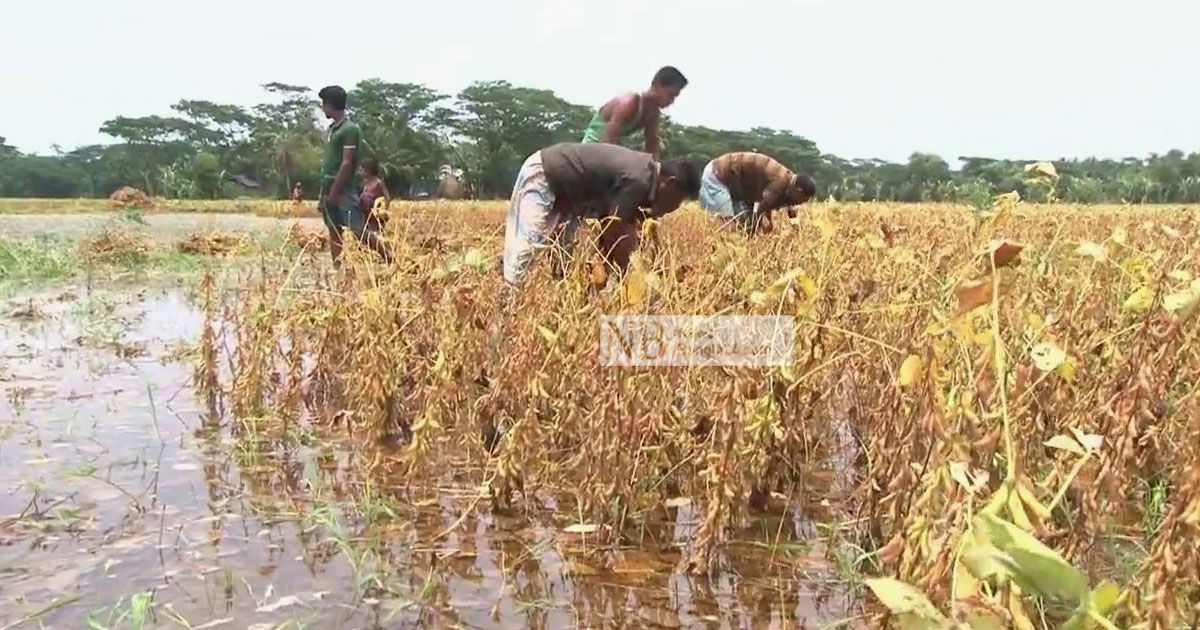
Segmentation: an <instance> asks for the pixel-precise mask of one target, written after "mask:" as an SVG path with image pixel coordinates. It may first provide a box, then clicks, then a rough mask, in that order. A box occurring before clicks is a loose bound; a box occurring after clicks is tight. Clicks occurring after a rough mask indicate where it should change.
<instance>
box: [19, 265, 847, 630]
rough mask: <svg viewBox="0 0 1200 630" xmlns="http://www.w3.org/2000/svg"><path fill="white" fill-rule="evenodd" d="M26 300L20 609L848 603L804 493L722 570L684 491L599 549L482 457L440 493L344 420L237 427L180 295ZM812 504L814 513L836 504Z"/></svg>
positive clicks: (782, 606)
mask: <svg viewBox="0 0 1200 630" xmlns="http://www.w3.org/2000/svg"><path fill="white" fill-rule="evenodd" d="M30 305H32V306H30ZM22 306H24V307H25V308H24V310H19V312H18V315H19V316H14V315H12V314H11V313H12V312H17V311H18V307H22ZM9 309H10V313H9V314H8V316H7V317H5V318H3V320H2V321H0V356H3V357H4V369H3V370H2V373H0V378H3V379H4V381H5V382H4V384H5V388H6V392H8V393H9V395H8V396H6V397H5V400H4V401H3V403H2V404H3V407H0V411H2V415H0V490H2V492H0V542H2V545H0V592H2V593H3V597H4V598H5V600H6V602H7V603H8V604H9V605H7V606H5V607H4V609H3V610H0V623H2V624H8V623H12V622H15V621H19V620H20V619H22V618H24V617H26V616H29V615H34V614H35V613H39V612H40V613H41V614H39V615H37V617H36V618H37V621H40V622H41V623H42V624H44V625H45V626H46V627H64V628H77V627H86V626H87V624H88V620H89V618H90V619H92V620H93V621H94V622H96V623H98V624H99V625H101V626H121V625H123V624H124V623H126V622H128V620H129V619H131V615H135V614H137V611H136V608H137V606H135V605H134V603H133V601H132V599H131V598H133V597H134V596H136V595H138V594H140V593H149V594H151V596H152V597H151V602H152V603H151V604H150V606H149V607H148V608H147V610H148V614H149V615H150V618H149V619H148V625H150V626H154V625H162V626H171V625H174V624H175V622H172V621H171V618H173V617H178V618H179V619H183V620H186V621H187V622H188V623H190V624H191V625H193V626H202V625H203V624H205V623H212V624H214V625H212V626H210V627H222V626H227V627H239V628H241V627H263V628H267V627H277V626H278V625H279V624H283V623H285V622H288V621H293V622H295V623H296V624H300V625H301V627H305V625H306V626H307V627H338V626H345V627H359V628H363V627H370V628H376V627H378V628H391V627H408V626H411V625H432V626H435V627H506V628H507V627H531V628H561V627H605V628H607V627H663V628H674V627H714V628H765V627H770V628H784V627H799V626H803V625H806V624H807V625H821V623H822V622H823V621H832V620H837V619H842V618H844V617H846V616H847V612H846V611H847V609H848V607H849V606H850V604H849V602H848V599H847V596H846V594H845V591H844V589H842V588H841V587H840V585H839V583H838V580H837V575H836V572H835V571H834V570H833V569H831V568H830V566H829V563H828V560H827V559H826V555H827V553H826V550H824V549H823V548H822V547H820V546H819V544H817V543H816V541H817V540H818V538H817V537H816V536H815V534H816V532H815V531H814V529H813V528H812V522H811V521H810V520H806V519H804V518H801V516H802V515H801V513H800V512H801V511H802V510H797V509H795V508H793V509H791V510H789V511H788V512H786V513H784V514H783V515H776V516H774V517H765V518H761V519H759V520H756V521H754V522H753V523H752V525H751V526H750V527H749V528H748V529H746V530H745V531H742V532H740V533H739V534H738V536H737V537H736V538H737V539H738V541H739V543H738V544H734V545H731V546H730V548H729V549H728V550H727V552H726V553H725V554H724V555H722V556H721V558H719V561H718V563H717V564H716V565H715V566H716V567H717V568H716V570H715V571H714V573H713V575H712V576H710V577H702V578H697V577H693V576H689V575H687V574H685V573H682V572H681V571H680V570H679V566H680V564H681V561H682V560H683V558H684V557H685V556H686V552H687V550H686V548H684V545H683V543H682V541H685V540H687V539H688V538H689V536H688V532H689V531H691V530H693V529H694V527H695V524H694V522H693V521H694V520H695V519H694V517H693V516H692V515H691V514H690V512H689V510H688V509H686V508H682V509H679V510H678V511H677V513H676V514H675V515H674V520H673V521H664V522H659V523H656V524H651V525H650V526H648V527H647V528H646V530H645V532H644V536H643V538H642V539H641V540H640V541H639V544H638V546H637V547H636V548H632V547H631V548H623V549H619V550H615V551H614V550H597V549H595V548H590V547H589V546H588V545H586V544H585V543H584V542H583V541H581V540H579V539H577V538H572V537H569V536H565V535H564V534H562V533H561V532H560V531H559V530H558V528H556V527H555V525H554V523H553V521H552V520H551V519H550V510H549V509H537V508H536V507H534V508H530V509H528V510H527V511H523V512H521V513H514V514H507V513H496V512H493V511H491V510H490V508H489V506H488V504H487V503H486V502H478V501H476V500H475V494H476V490H475V488H476V487H477V484H476V483H475V482H474V481H473V480H478V479H481V478H482V477H481V475H480V474H476V471H471V470H470V469H469V468H468V466H467V463H466V462H449V461H448V462H447V469H448V472H446V473H445V474H444V475H442V476H441V477H439V478H438V479H436V483H434V484H432V485H431V486H430V488H431V490H430V491H428V492H427V493H426V494H421V493H420V492H421V491H420V490H416V489H414V488H412V487H409V486H408V485H404V484H396V483H394V478H393V477H392V476H390V475H389V474H388V473H387V472H386V471H383V472H379V473H375V474H368V473H367V472H366V471H365V469H366V467H365V466H364V462H363V457H362V454H361V453H360V452H357V451H356V449H355V448H354V447H353V444H352V442H350V441H348V440H345V439H343V435H342V434H340V433H339V432H338V430H337V429H336V428H331V429H325V428H322V427H320V426H311V425H309V424H308V423H306V422H305V421H304V419H303V418H296V419H289V420H279V419H259V420H255V419H247V420H244V421H242V422H240V423H228V422H226V423H224V426H222V424H221V423H218V422H216V417H217V415H216V414H214V413H213V412H214V410H213V409H211V403H212V401H202V400H199V399H198V398H197V395H196V394H195V392H194V389H193V388H192V386H191V379H192V366H191V364H190V362H189V357H188V356H187V355H186V354H185V353H183V352H181V344H186V343H191V342H194V341H195V340H196V339H197V337H198V335H199V331H200V328H201V325H202V322H203V318H202V317H201V315H200V313H198V311H197V309H196V308H195V306H194V305H193V304H192V301H191V299H190V298H189V297H188V296H187V295H185V294H184V293H183V292H182V291H180V290H175V289H157V290H151V289H145V290H141V291H139V292H120V291H109V292H88V291H87V290H86V289H85V288H83V287H79V288H74V289H71V290H69V291H53V292H43V293H36V294H30V295H25V296H20V297H19V298H17V299H16V300H15V301H14V302H12V303H10V305H9ZM280 422H288V423H290V424H289V425H288V426H287V428H286V430H284V429H283V428H281V427H280V426H279V423H280ZM451 471H452V472H451ZM816 481H817V482H818V483H816V484H815V485H817V486H821V485H823V487H825V488H829V487H831V482H832V477H826V478H820V479H817V480H816ZM805 496H809V495H807V494H806V495H805ZM554 499H555V497H553V496H546V497H542V503H543V504H544V505H545V506H553V504H554ZM815 499H816V500H815V501H813V502H812V504H811V505H808V504H807V503H806V504H805V505H804V506H803V509H804V510H809V509H813V510H819V509H821V506H820V504H819V500H820V497H819V496H818V497H815ZM456 524H457V525H459V526H458V527H455V525H456ZM71 593H77V594H79V599H78V600H76V601H71V602H70V603H67V604H65V605H62V606H57V607H56V606H54V604H55V603H56V601H57V602H62V601H64V600H61V599H56V598H61V597H62V596H64V594H71ZM256 624H267V625H262V626H259V625H256ZM34 625H36V623H35V624H34Z"/></svg>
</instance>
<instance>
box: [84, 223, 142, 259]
mask: <svg viewBox="0 0 1200 630" xmlns="http://www.w3.org/2000/svg"><path fill="white" fill-rule="evenodd" d="M79 249H80V252H81V253H82V254H83V255H84V256H85V257H86V258H87V259H88V260H91V261H96V262H116V261H121V260H129V259H131V258H132V259H144V258H145V257H147V256H149V255H150V254H151V253H152V252H153V251H154V249H155V246H154V241H152V240H150V238H149V237H148V236H146V235H145V234H142V233H140V232H137V231H134V230H129V229H120V228H112V227H110V228H105V229H104V230H102V231H101V232H99V233H98V234H96V235H94V236H91V237H89V238H87V239H85V240H84V241H83V242H81V243H80V244H79Z"/></svg>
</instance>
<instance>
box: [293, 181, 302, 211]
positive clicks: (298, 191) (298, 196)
mask: <svg viewBox="0 0 1200 630" xmlns="http://www.w3.org/2000/svg"><path fill="white" fill-rule="evenodd" d="M301 201H304V185H303V184H301V183H300V182H296V185H295V186H292V203H294V204H296V205H300V202H301Z"/></svg>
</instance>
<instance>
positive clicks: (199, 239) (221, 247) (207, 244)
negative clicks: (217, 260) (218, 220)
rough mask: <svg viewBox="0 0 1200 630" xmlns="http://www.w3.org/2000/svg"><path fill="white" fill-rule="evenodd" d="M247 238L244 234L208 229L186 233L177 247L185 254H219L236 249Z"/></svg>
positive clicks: (241, 245)
mask: <svg viewBox="0 0 1200 630" xmlns="http://www.w3.org/2000/svg"><path fill="white" fill-rule="evenodd" d="M248 240H249V239H248V238H247V237H246V235H245V234H240V233H237V232H219V231H213V230H208V231H204V232H193V233H191V234H188V235H187V236H185V237H184V238H183V240H182V241H180V242H179V244H178V247H179V251H181V252H184V253H186V254H200V255H201V256H220V255H224V254H229V253H232V252H234V251H237V250H238V249H239V248H241V247H243V246H244V245H245V244H246V243H247V242H248Z"/></svg>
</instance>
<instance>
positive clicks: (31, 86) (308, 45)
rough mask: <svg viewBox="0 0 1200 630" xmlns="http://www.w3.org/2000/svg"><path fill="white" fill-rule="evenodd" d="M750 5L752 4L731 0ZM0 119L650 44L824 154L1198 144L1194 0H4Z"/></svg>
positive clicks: (735, 114)
mask: <svg viewBox="0 0 1200 630" xmlns="http://www.w3.org/2000/svg"><path fill="white" fill-rule="evenodd" d="M751 7H752V8H751ZM4 9H5V15H4V18H5V24H6V28H5V29H4V31H5V32H4V35H3V37H0V84H2V85H3V86H4V88H3V97H0V136H5V137H7V138H8V142H9V144H14V145H16V146H17V147H18V148H20V149H22V150H24V151H47V150H49V148H50V146H51V145H52V144H54V143H58V144H60V145H62V146H63V147H65V148H71V147H74V146H76V145H80V144H87V143H94V142H104V141H110V139H108V138H106V137H105V136H103V135H102V134H100V133H99V131H98V128H99V126H100V124H101V123H102V122H103V121H104V120H106V119H108V118H110V117H113V116H116V115H145V114H154V113H167V112H168V109H167V108H168V106H169V105H170V104H171V103H173V102H175V101H177V100H179V99H181V98H197V99H207V100H214V101H219V102H231V103H239V104H252V103H255V102H257V101H258V100H259V99H260V98H261V96H262V92H261V91H260V89H259V87H258V86H259V85H260V84H262V83H266V82H269V81H281V82H285V83H291V84H299V85H306V86H310V87H313V88H318V87H320V86H322V85H325V84H329V83H339V84H342V85H346V86H350V85H352V84H354V83H355V82H356V81H358V80H361V79H364V78H381V79H385V80H389V81H398V82H420V83H425V84H427V85H430V86H432V87H434V88H437V89H439V90H442V91H446V92H451V93H452V92H455V91H457V90H459V89H461V88H462V87H464V86H465V85H466V84H468V83H469V82H471V81H473V80H482V79H507V80H509V81H511V82H513V83H515V84H517V85H526V86H531V87H541V88H549V89H552V90H554V91H556V92H557V93H558V94H559V95H561V96H562V97H564V98H566V99H568V100H571V101H574V102H578V103H585V104H596V105H599V104H601V103H602V102H604V100H606V99H607V98H608V97H611V96H612V95H614V94H615V93H617V92H619V91H622V90H632V89H642V88H644V87H645V86H646V85H647V84H648V83H649V80H650V77H651V75H652V74H653V72H654V71H655V70H656V69H657V68H658V67H659V66H660V65H663V64H672V65H676V66H678V67H679V68H680V69H682V70H683V72H684V74H686V75H687V76H688V78H689V79H690V80H691V82H692V83H691V85H690V86H689V87H688V89H687V90H686V91H685V92H684V93H683V95H682V96H681V97H680V99H679V100H678V101H677V102H676V104H675V106H674V107H673V108H671V110H670V112H669V113H670V114H671V116H672V117H673V118H674V119H676V120H677V121H679V122H682V123H688V124H703V125H708V126H711V127H719V128H740V129H747V128H750V127H753V126H768V127H774V128H777V129H790V130H792V131H794V132H796V133H799V134H801V135H804V136H806V137H808V138H811V139H812V140H814V141H816V142H817V144H818V145H819V147H820V148H821V149H822V150H823V151H827V152H832V153H836V154H838V155H842V156H844V157H882V158H886V159H893V160H902V159H905V158H906V157H907V156H908V155H909V154H910V153H911V152H913V151H928V152H933V153H938V154H940V155H942V156H943V157H946V158H948V159H951V160H952V159H953V158H954V157H957V156H960V155H987V156H995V157H1010V158H1056V157H1061V156H1090V155H1096V156H1101V157H1122V156H1126V155H1145V154H1147V153H1149V152H1151V151H1160V152H1161V151H1166V150H1167V149H1170V148H1181V149H1185V150H1200V123H1198V122H1197V120H1198V115H1200V98H1198V97H1200V79H1197V70H1196V65H1197V63H1198V62H1200V36H1197V34H1196V29H1197V26H1198V25H1200V1H1198V0H1142V1H1141V2H1137V3H1135V2H1116V1H1115V0H1107V1H1106V0H1090V1H1089V0H1003V1H999V0H992V1H988V2H985V1H983V0H794V1H783V0H779V1H760V0H469V1H465V2H453V1H451V0H441V1H437V2H417V1H415V0H404V1H401V2H396V1H394V0H355V1H353V2H346V3H335V2H313V1H309V0H197V1H185V0H40V1H36V2H25V1H18V0H11V1H9V2H5V7H4Z"/></svg>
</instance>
